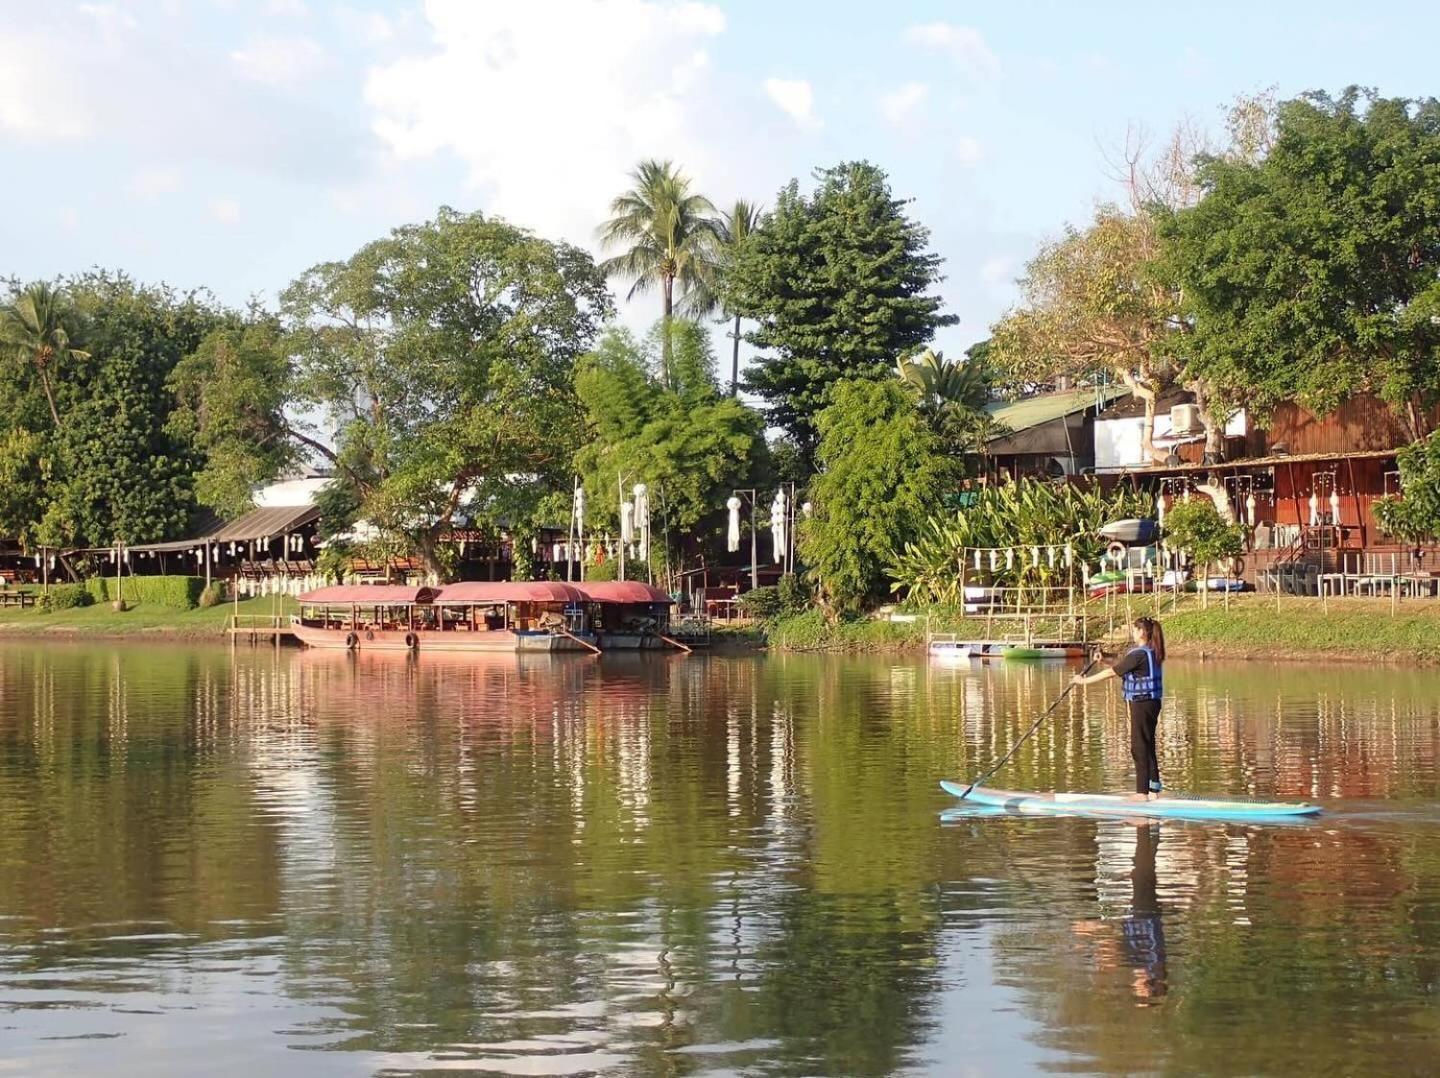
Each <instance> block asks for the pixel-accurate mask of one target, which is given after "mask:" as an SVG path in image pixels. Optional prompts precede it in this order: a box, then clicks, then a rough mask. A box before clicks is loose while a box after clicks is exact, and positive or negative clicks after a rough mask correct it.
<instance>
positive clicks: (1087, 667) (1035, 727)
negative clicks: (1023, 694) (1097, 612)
mask: <svg viewBox="0 0 1440 1078" xmlns="http://www.w3.org/2000/svg"><path fill="white" fill-rule="evenodd" d="M1099 661H1100V649H1099V648H1096V649H1095V655H1094V657H1093V658H1092V659H1091V660H1090V661H1089V662H1088V663H1086V664H1085V669H1084V670H1081V671H1080V676H1081V677H1084V676H1085V675H1086V674H1088V673H1090V671H1091V670H1092V669H1094V667H1095V664H1096V663H1098V662H1099ZM1074 687H1075V682H1073V681H1072V682H1070V683H1069V684H1068V685H1066V686H1065V691H1064V692H1062V693H1061V694H1060V695H1059V696H1057V697H1055V702H1054V703H1053V704H1051V705H1050V706H1049V707H1047V708H1046V709H1045V710H1044V712H1042V713H1041V715H1040V717H1039V718H1038V719H1036V720H1035V721H1034V722H1033V723H1032V724H1031V725H1030V729H1028V730H1026V731H1025V733H1024V734H1022V735H1021V736H1020V740H1019V741H1017V742H1015V744H1013V745H1011V746H1010V751H1009V752H1007V753H1006V754H1005V755H1004V756H1002V757H1000V762H999V763H998V764H996V765H995V766H994V767H992V768H991V769H990V770H989V771H987V772H985V774H983V775H981V776H980V777H979V778H978V779H976V780H975V781H974V782H972V783H971V784H970V785H969V786H967V787H965V792H964V793H963V794H961V795H960V800H961V801H964V800H965V799H966V798H967V797H969V796H970V791H971V790H973V789H975V787H977V786H979V785H981V784H982V783H984V782H985V781H986V780H987V779H989V778H990V776H992V775H994V774H995V772H997V771H999V770H1000V769H1001V768H1002V767H1004V766H1005V765H1006V763H1008V762H1009V760H1010V757H1012V756H1014V755H1015V750H1016V749H1018V748H1019V747H1020V746H1021V745H1023V744H1025V742H1026V740H1027V739H1028V738H1029V737H1030V735H1031V734H1033V733H1034V732H1035V731H1036V730H1038V729H1040V724H1041V723H1042V722H1044V721H1045V720H1046V719H1048V718H1049V717H1050V713H1051V712H1052V711H1054V710H1055V709H1056V708H1057V707H1059V706H1060V704H1061V703H1062V702H1063V701H1064V699H1065V697H1067V696H1069V695H1070V690H1071V689H1073V688H1074Z"/></svg>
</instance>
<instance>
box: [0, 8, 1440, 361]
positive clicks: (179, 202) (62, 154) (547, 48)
mask: <svg viewBox="0 0 1440 1078" xmlns="http://www.w3.org/2000/svg"><path fill="white" fill-rule="evenodd" d="M0 16H3V17H0V170H3V175H4V176H5V182H6V189H7V191H8V192H9V194H10V207H9V211H8V212H7V213H6V214H4V215H3V216H0V272H3V273H5V274H7V275H9V274H13V275H16V276H19V277H22V278H34V277H46V276H52V275H55V274H60V273H65V272H70V271H74V270H79V269H83V268H86V267H88V266H92V265H100V266H105V267H111V268H118V269H123V270H126V271H128V272H129V273H131V274H132V275H133V276H136V277H138V278H141V279H143V280H152V281H153V280H164V281H168V282H170V283H171V284H174V285H176V286H180V287H194V286H206V287H209V288H210V289H211V290H213V291H214V292H215V293H216V294H218V295H219V296H220V297H221V298H222V299H224V300H227V301H229V302H233V303H237V304H238V303H242V302H244V301H245V300H246V299H247V298H249V297H251V296H252V295H253V296H259V297H260V298H262V299H266V300H270V299H273V297H274V295H275V293H276V292H277V291H278V290H279V289H280V288H281V287H283V286H284V285H285V284H286V283H287V282H289V281H290V280H291V279H293V278H294V277H295V276H296V275H297V274H299V273H300V272H301V271H302V270H304V269H305V268H306V267H308V266H310V265H312V264H314V263H317V262H321V261H326V260H330V259H337V258H344V257H346V256H348V255H349V254H351V253H352V252H354V251H355V250H356V249H357V248H358V247H359V246H360V245H362V244H363V243H365V242H367V241H369V240H371V239H373V238H375V237H377V236H379V235H382V234H383V233H384V232H385V231H387V230H388V229H390V228H391V227H393V226H395V225H398V224H401V223H404V222H407V221H414V220H421V219H424V218H425V217H427V216H429V215H430V214H432V213H433V211H434V209H435V208H436V207H437V206H439V205H442V204H449V205H452V206H455V207H457V208H461V209H481V210H485V211H487V212H495V213H499V214H502V215H504V216H506V217H508V218H510V219H511V220H513V221H515V222H517V223H519V224H523V225H526V226H528V227H531V228H533V229H535V230H536V231H537V232H540V233H541V234H543V235H546V236H549V237H551V238H563V239H568V240H571V241H572V242H576V243H580V244H584V245H586V246H592V247H593V230H594V227H595V225H596V223H598V221H599V219H600V217H601V216H602V215H603V212H604V208H605V203H606V201H607V200H608V198H609V197H610V196H611V195H613V194H614V193H615V191H616V190H617V189H618V188H619V187H620V186H621V185H622V184H623V182H624V172H625V170H626V168H627V167H629V165H631V164H633V162H634V161H636V160H638V159H639V158H641V157H647V156H656V157H673V158H674V159H676V160H677V161H679V162H681V163H682V164H683V165H685V166H686V167H687V169H689V171H691V173H692V174H693V175H694V176H695V178H696V180H697V182H698V183H699V185H700V186H701V187H702V189H704V190H705V192H706V193H707V194H710V195H711V196H712V197H713V198H714V199H715V200H716V201H717V202H718V203H724V202H728V201H729V200H731V199H733V198H735V197H736V196H745V197H749V198H752V199H757V200H759V201H761V202H766V203H768V202H770V201H773V197H774V193H775V191H776V189H777V188H779V187H780V186H781V185H782V184H783V183H785V182H786V181H787V180H789V179H790V178H791V177H792V176H800V177H802V178H803V177H807V176H808V174H809V172H810V171H811V169H813V168H814V167H816V166H819V165H826V164H833V163H835V162H838V161H841V160H845V159H849V158H858V157H864V158H868V159H870V160H873V161H875V162H877V163H878V164H880V165H882V166H883V167H884V168H885V169H887V171H888V172H889V173H890V175H891V179H892V183H893V186H894V189H895V192H896V193H897V194H899V195H903V196H906V197H912V198H913V199H914V200H915V202H914V206H913V210H914V213H915V214H916V216H917V217H919V219H921V220H922V221H923V222H924V223H925V224H926V225H928V226H929V227H930V229H931V230H932V233H933V241H934V246H935V249H936V250H937V251H938V252H939V253H940V254H942V255H943V256H944V257H945V259H946V266H945V272H946V276H947V280H946V281H945V284H944V286H943V290H944V295H945V298H946V301H947V304H948V307H949V310H950V311H952V312H953V313H955V314H958V315H959V316H960V318H961V323H960V325H959V326H957V327H955V328H953V329H950V330H947V331H945V333H944V334H943V335H942V338H941V340H940V342H939V343H940V344H941V345H942V346H944V347H946V348H947V349H951V350H958V349H959V348H962V347H964V346H965V345H967V344H969V343H970V342H973V341H975V340H978V339H980V338H983V337H984V336H986V335H987V327H988V326H989V324H990V323H991V322H992V321H993V320H994V319H995V318H996V317H998V316H999V315H1000V314H1001V313H1002V312H1003V311H1004V310H1005V309H1006V307H1007V306H1009V305H1010V304H1011V303H1013V302H1014V300H1015V288H1014V285H1013V278H1014V277H1015V275H1016V274H1017V273H1018V272H1019V270H1020V268H1021V266H1022V265H1023V263H1024V261H1025V259H1026V258H1027V257H1028V256H1029V255H1030V254H1031V253H1032V252H1033V251H1034V249H1035V247H1036V245H1037V244H1038V243H1040V242H1041V241H1042V240H1043V239H1045V238H1046V237H1047V236H1050V235H1053V234H1055V233H1056V232H1058V231H1059V230H1060V229H1061V227H1062V226H1063V225H1064V223H1065V222H1067V221H1079V220H1083V219H1084V218H1085V217H1086V216H1087V215H1088V213H1089V212H1090V209H1091V208H1092V207H1093V205H1094V203H1095V202H1096V200H1097V199H1100V198H1106V197H1113V196H1114V195H1115V194H1116V191H1115V188H1114V186H1113V184H1112V182H1111V181H1110V179H1109V178H1108V176H1107V168H1106V164H1105V151H1106V150H1107V148H1109V149H1112V150H1113V149H1114V148H1115V147H1117V146H1119V145H1120V144H1121V143H1122V142H1123V141H1124V139H1125V136H1126V131H1127V128H1132V127H1137V128H1144V129H1147V130H1148V131H1150V132H1151V133H1153V135H1154V136H1155V137H1157V138H1160V137H1163V136H1164V135H1165V134H1166V133H1167V132H1168V131H1169V130H1170V129H1171V128H1172V127H1173V126H1174V125H1175V123H1176V122H1177V121H1180V120H1182V119H1184V118H1186V117H1188V118H1190V119H1191V120H1192V121H1194V122H1196V123H1198V124H1200V125H1203V126H1207V127H1212V128H1214V127H1216V126H1218V124H1219V122H1220V120H1221V115H1222V108H1223V106H1224V105H1225V103H1226V102H1228V101H1229V100H1230V99H1232V98H1233V97H1234V96H1235V95H1236V94H1239V93H1247V92H1253V91H1256V90H1260V89H1263V88H1266V87H1270V86H1273V87H1275V88H1276V90H1277V91H1278V93H1279V94H1280V95H1281V96H1282V97H1284V96H1291V95H1294V94H1296V93H1299V92H1301V91H1304V90H1307V89H1312V88H1318V89H1327V90H1330V91H1338V90H1340V89H1341V88H1343V87H1344V86H1346V85H1347V84H1350V83H1359V84H1362V85H1369V86H1374V87H1376V88H1378V89H1379V90H1381V91H1382V92H1383V93H1386V94H1393V95H1405V96H1419V95H1424V94H1427V93H1432V92H1434V91H1435V90H1436V88H1437V87H1436V84H1435V81H1434V78H1433V75H1432V74H1431V73H1432V72H1433V70H1434V61H1433V55H1432V54H1433V50H1434V43H1435V41H1436V40H1440V5H1437V4H1434V3H1394V4H1390V5H1387V6H1384V7H1382V8H1380V9H1378V10H1374V11H1367V10H1363V9H1362V8H1361V7H1360V6H1358V5H1354V4H1341V3H1324V2H1319V3H1317V2H1310V3H1255V2H1253V0H1252V2H1251V3H1248V4H1238V3H1236V4H1212V5H1210V6H1208V7H1205V8H1197V7H1194V6H1193V5H1160V4H1153V3H1151V4H1144V5H1142V4H1122V3H1112V4H1079V3H1069V4H1060V3H1055V4H1042V3H1024V2H1018V3H1010V4H978V3H968V2H948V3H946V2H939V0H932V2H914V3H906V2H903V0H902V2H897V3H890V4H877V3H867V2H858V0H832V2H829V3H824V2H811V0H803V2H797V0H786V2H783V3H782V2H777V0H736V2H716V3H701V2H688V3H678V4H676V3H662V2H660V0H555V2H552V3H546V2H544V0H529V2H511V0H429V2H420V0H415V2H405V0H392V2H385V3H382V2H378V0H375V2H366V0H347V2H345V3H332V2H328V0H111V2H108V3H106V2H91V3H72V2H69V0H49V2H48V3H46V4H43V5H42V4H37V3H34V2H33V0H0ZM652 305H653V304H652V303H645V304H642V305H639V306H634V305H632V306H631V308H629V309H628V310H627V311H626V312H625V317H626V319H627V320H629V321H632V322H635V323H640V322H643V321H644V320H647V319H648V318H649V317H650V315H651V313H652V312H651V311H650V306H652Z"/></svg>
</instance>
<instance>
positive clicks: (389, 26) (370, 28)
mask: <svg viewBox="0 0 1440 1078" xmlns="http://www.w3.org/2000/svg"><path fill="white" fill-rule="evenodd" d="M334 14H335V21H336V22H337V23H339V24H340V28H341V30H343V31H344V32H345V33H346V34H347V35H348V36H350V37H352V38H354V39H355V40H357V41H360V42H361V43H363V44H366V45H383V44H385V43H386V42H387V41H390V40H392V39H393V38H394V37H395V24H394V23H392V22H391V21H390V20H389V19H387V18H386V17H385V16H384V15H382V14H381V13H380V12H378V11H360V10H358V9H356V8H353V7H350V6H349V5H347V4H341V5H340V6H339V7H336V8H335V9H334Z"/></svg>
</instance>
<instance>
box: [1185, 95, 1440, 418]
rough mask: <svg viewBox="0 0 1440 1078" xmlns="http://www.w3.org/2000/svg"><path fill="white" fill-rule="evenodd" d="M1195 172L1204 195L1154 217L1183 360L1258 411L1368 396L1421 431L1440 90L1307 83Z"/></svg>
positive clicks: (1432, 358)
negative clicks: (1174, 290) (1179, 319)
mask: <svg viewBox="0 0 1440 1078" xmlns="http://www.w3.org/2000/svg"><path fill="white" fill-rule="evenodd" d="M1267 147H1268V152H1267ZM1199 178H1200V183H1201V189H1202V191H1203V198H1201V200H1200V201H1199V202H1198V203H1197V204H1196V205H1195V206H1193V207H1192V208H1189V209H1185V210H1182V211H1180V212H1178V213H1176V214H1174V215H1173V216H1172V217H1171V218H1170V219H1169V220H1168V221H1167V223H1166V226H1165V230H1164V235H1165V238H1166V239H1167V241H1168V245H1169V250H1168V257H1167V260H1166V268H1167V269H1168V270H1169V272H1170V273H1171V274H1172V275H1173V278H1174V280H1175V281H1176V282H1177V284H1178V286H1179V288H1180V289H1181V290H1183V294H1184V297H1185V310H1184V315H1185V321H1186V325H1187V327H1188V332H1187V333H1186V334H1185V335H1184V337H1183V339H1181V340H1180V341H1179V355H1180V358H1181V361H1182V362H1183V364H1184V366H1185V369H1186V371H1187V372H1188V373H1190V374H1193V375H1194V376H1197V377H1201V378H1204V379H1205V380H1206V381H1207V382H1208V383H1209V384H1211V385H1213V387H1214V388H1215V391H1216V393H1217V394H1218V395H1219V396H1221V397H1222V398H1223V400H1224V401H1225V402H1226V403H1227V404H1231V405H1240V404H1244V405H1246V406H1247V407H1249V408H1251V409H1252V410H1254V411H1255V412H1256V413H1259V414H1262V415H1263V413H1264V412H1265V411H1267V410H1268V409H1269V408H1271V407H1273V406H1274V405H1275V404H1277V403H1279V402H1280V401H1284V400H1289V399H1298V400H1299V401H1300V402H1301V403H1302V404H1304V405H1305V406H1306V407H1308V408H1310V409H1312V410H1314V411H1317V412H1324V411H1327V410H1329V409H1331V408H1333V407H1334V406H1335V405H1336V404H1338V403H1339V402H1340V401H1341V400H1343V399H1344V398H1345V397H1346V396H1348V395H1350V394H1353V393H1360V392H1370V393H1375V394H1377V395H1378V396H1380V397H1381V398H1382V399H1384V400H1385V401H1387V402H1388V403H1389V404H1390V405H1391V406H1392V408H1393V409H1394V410H1395V412H1396V413H1397V415H1398V416H1399V417H1400V418H1401V419H1402V421H1403V422H1405V424H1406V425H1407V426H1408V428H1409V429H1410V432H1411V435H1412V436H1413V437H1416V438H1419V437H1423V436H1424V435H1425V433H1426V432H1427V429H1428V425H1427V422H1426V412H1427V408H1428V406H1429V405H1431V404H1433V403H1434V402H1435V400H1436V399H1437V391H1440V101H1436V100H1435V99H1433V98H1428V99H1425V100H1423V101H1411V100H1406V99H1401V98H1380V97H1377V96H1376V95H1374V94H1373V93H1368V92H1362V91H1360V90H1356V89H1353V88H1352V89H1349V90H1347V91H1345V92H1344V93H1343V94H1341V95H1340V97H1339V98H1336V99H1332V98H1330V97H1328V96H1326V95H1324V94H1307V95H1305V96H1303V97H1301V98H1298V99H1296V100H1292V101H1286V102H1284V103H1282V104H1281V105H1280V106H1279V109H1278V115H1277V119H1276V125H1275V130H1274V135H1273V138H1271V137H1269V136H1268V135H1266V136H1265V138H1263V139H1261V140H1260V141H1259V143H1258V144H1257V147H1256V150H1255V152H1253V153H1251V154H1249V155H1234V154H1232V155H1225V156H1220V157H1212V158H1208V159H1205V160H1203V162H1202V164H1201V167H1200V171H1199Z"/></svg>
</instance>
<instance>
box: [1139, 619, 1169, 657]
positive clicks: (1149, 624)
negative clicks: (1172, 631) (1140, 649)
mask: <svg viewBox="0 0 1440 1078" xmlns="http://www.w3.org/2000/svg"><path fill="white" fill-rule="evenodd" d="M1135 628H1137V629H1139V630H1140V635H1141V636H1143V637H1144V638H1145V643H1146V645H1147V646H1148V647H1149V648H1150V650H1151V651H1153V652H1154V653H1155V661H1156V662H1157V663H1163V662H1164V661H1165V630H1164V629H1162V628H1160V623H1159V622H1158V621H1156V620H1155V619H1154V618H1136V619H1135Z"/></svg>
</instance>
